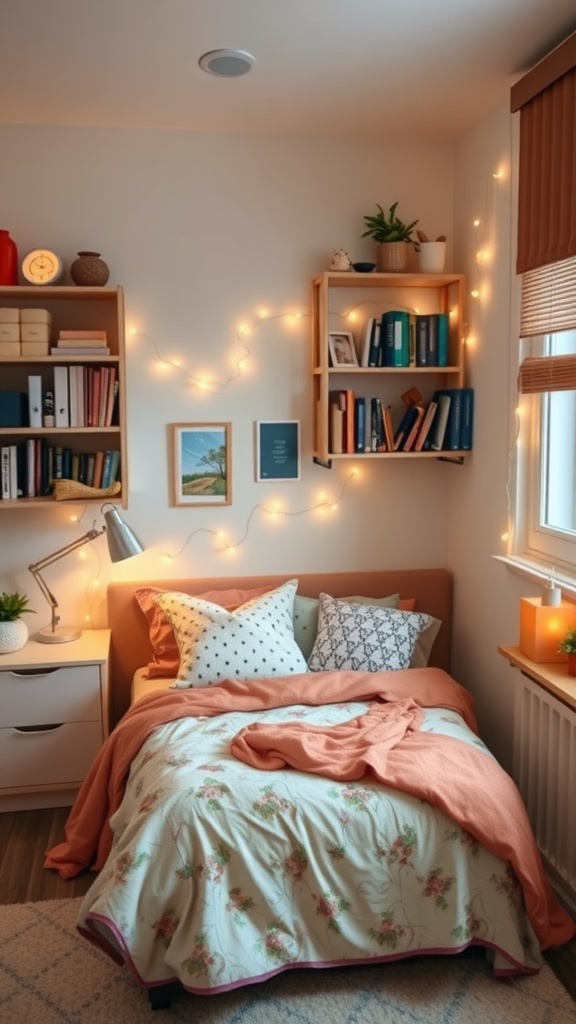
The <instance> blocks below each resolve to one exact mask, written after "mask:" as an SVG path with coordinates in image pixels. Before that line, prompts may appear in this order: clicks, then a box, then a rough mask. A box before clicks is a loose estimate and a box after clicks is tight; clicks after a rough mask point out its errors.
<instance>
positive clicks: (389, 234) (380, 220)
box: [361, 201, 418, 242]
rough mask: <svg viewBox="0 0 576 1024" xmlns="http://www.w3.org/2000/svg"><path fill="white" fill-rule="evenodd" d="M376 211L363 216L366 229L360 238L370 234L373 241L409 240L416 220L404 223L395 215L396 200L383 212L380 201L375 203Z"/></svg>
mask: <svg viewBox="0 0 576 1024" xmlns="http://www.w3.org/2000/svg"><path fill="white" fill-rule="evenodd" d="M376 206H377V208H378V213H375V214H368V215H367V216H366V217H364V224H365V225H366V231H363V232H362V236H361V237H362V238H366V237H367V236H370V238H373V239H374V241H375V242H411V241H412V232H413V230H414V228H415V227H416V225H417V223H418V221H417V220H413V221H412V223H411V224H405V223H404V221H401V220H400V218H399V217H397V216H396V207H397V206H398V201H396V202H395V203H392V206H391V207H390V209H389V210H388V211H387V212H386V213H385V212H384V210H383V209H382V207H381V206H380V203H376Z"/></svg>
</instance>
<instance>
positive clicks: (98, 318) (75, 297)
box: [0, 285, 128, 509]
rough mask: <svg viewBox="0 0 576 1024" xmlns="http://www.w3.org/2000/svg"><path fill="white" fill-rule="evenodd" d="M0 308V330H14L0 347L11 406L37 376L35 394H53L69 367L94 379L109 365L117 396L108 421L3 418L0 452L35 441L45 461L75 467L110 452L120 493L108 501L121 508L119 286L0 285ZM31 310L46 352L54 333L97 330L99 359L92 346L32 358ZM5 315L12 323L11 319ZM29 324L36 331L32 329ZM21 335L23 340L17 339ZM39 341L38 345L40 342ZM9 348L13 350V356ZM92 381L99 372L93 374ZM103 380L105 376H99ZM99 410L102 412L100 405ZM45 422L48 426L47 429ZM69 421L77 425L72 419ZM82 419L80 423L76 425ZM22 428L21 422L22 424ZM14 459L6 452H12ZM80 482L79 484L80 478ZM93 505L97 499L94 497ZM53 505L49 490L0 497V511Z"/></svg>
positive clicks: (1, 368) (123, 444) (123, 429)
mask: <svg viewBox="0 0 576 1024" xmlns="http://www.w3.org/2000/svg"><path fill="white" fill-rule="evenodd" d="M0 310H2V311H3V312H2V321H1V322H2V327H3V328H4V329H6V330H7V331H8V329H9V328H11V329H12V331H14V330H15V331H16V332H17V337H18V339H19V340H17V341H11V342H9V341H8V340H6V341H5V342H2V343H0V374H1V380H2V392H3V393H6V392H10V393H13V394H14V395H16V396H19V397H18V398H17V399H15V402H16V405H18V406H19V404H20V402H21V396H22V395H26V396H27V395H28V394H29V378H31V377H33V378H40V386H41V391H42V394H43V395H45V393H46V391H51V392H52V393H54V392H55V391H56V390H57V380H58V379H60V380H61V379H62V374H64V376H65V377H67V378H71V377H72V376H74V377H75V376H76V374H75V373H74V372H73V374H70V370H71V369H73V368H76V367H86V368H87V372H89V373H90V374H91V378H92V375H93V371H95V370H98V371H102V379H104V374H105V373H106V371H107V370H108V369H112V368H113V373H114V378H113V379H114V380H115V382H116V383H117V388H116V390H117V397H116V399H115V403H114V418H113V420H112V422H111V423H109V424H108V425H103V424H104V423H106V422H107V419H108V420H109V419H110V415H108V417H107V419H106V416H105V415H104V418H102V416H103V414H102V413H101V418H100V419H99V420H98V419H96V420H95V422H96V423H97V424H99V425H94V426H92V425H90V426H88V425H82V426H79V425H74V426H65V425H63V422H62V419H61V418H59V416H58V414H57V413H58V410H55V413H56V415H55V417H54V425H44V423H45V421H44V419H43V420H42V424H43V425H40V426H38V425H34V426H30V425H26V426H22V425H19V424H18V423H17V422H16V423H15V425H13V426H7V425H5V421H4V418H2V417H0V447H2V448H3V449H4V450H5V449H6V448H8V447H10V448H12V449H14V447H20V449H21V448H22V445H23V443H25V442H32V440H33V439H34V440H36V441H37V442H38V445H39V447H41V448H42V451H44V450H45V449H49V450H50V457H51V458H52V459H55V457H56V453H58V455H59V454H60V451H61V450H64V451H65V452H66V453H67V457H68V460H69V461H70V463H71V464H72V463H73V464H74V466H76V465H77V464H78V462H80V464H82V465H84V464H85V463H87V462H88V460H89V459H92V458H94V457H95V456H97V455H98V453H106V452H110V453H114V458H115V459H116V460H117V462H118V479H119V481H120V483H121V490H120V492H119V493H118V494H117V495H115V497H114V500H115V501H118V502H119V503H121V504H122V505H123V507H124V508H126V506H127V498H128V483H127V462H126V415H125V385H124V374H125V350H124V295H123V289H122V288H121V287H116V288H101V287H98V288H97V287H87V288H82V287H59V286H52V287H33V286H30V287H28V286H24V287H20V286H18V287H17V286H14V287H12V286H6V285H5V286H1V287H0ZM11 310H15V311H20V314H19V315H17V313H12V314H11V313H10V311H11ZM31 310H35V311H45V318H44V327H43V335H42V337H44V334H45V332H46V328H48V330H49V338H50V341H49V344H50V348H49V349H48V352H51V349H53V348H54V347H55V346H56V340H57V338H58V335H59V332H60V331H68V332H72V331H74V332H79V333H80V332H89V331H93V332H95V331H100V332H105V337H106V349H105V354H100V353H98V352H97V350H96V349H92V348H91V349H90V354H88V353H83V352H82V351H81V350H79V349H74V351H73V352H72V351H67V350H66V349H63V350H62V353H60V352H58V353H56V354H53V353H52V354H46V355H40V354H38V352H39V349H38V348H30V345H35V344H40V338H39V337H38V339H37V341H36V342H33V341H31V339H30V337H29V335H30V333H31V330H32V331H36V332H37V331H38V330H39V326H38V324H37V322H36V318H34V320H30V315H31V314H30V312H29V311H31ZM11 317H12V319H11ZM34 324H36V326H34ZM23 338H24V340H22V339H23ZM44 344H45V342H44ZM15 346H18V352H16V349H15ZM97 376H98V378H99V380H100V376H101V375H100V373H98V375H97ZM106 379H108V377H107V378H106ZM102 408H104V407H102ZM50 422H51V421H50V419H48V423H49V424H50ZM70 422H72V423H74V422H77V421H75V420H74V418H72V420H71V421H70ZM80 422H82V419H81V420H80ZM26 423H27V424H28V423H29V420H28V419H27V420H26ZM12 455H14V452H12ZM84 482H87V481H84ZM12 492H13V488H12V491H11V494H12ZM93 500H94V501H98V500H100V499H99V498H98V496H95V497H94V498H93ZM52 501H54V496H53V494H52V493H48V494H43V493H38V488H35V489H34V496H32V497H30V496H19V497H16V498H14V497H12V496H11V497H6V496H4V497H3V498H2V499H1V500H0V509H6V508H14V507H16V506H18V507H22V506H24V505H25V506H26V507H29V506H34V505H38V506H40V505H42V506H45V505H46V504H47V503H48V502H52Z"/></svg>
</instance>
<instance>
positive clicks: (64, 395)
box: [54, 366, 70, 427]
mask: <svg viewBox="0 0 576 1024" xmlns="http://www.w3.org/2000/svg"><path fill="white" fill-rule="evenodd" d="M54 417H55V422H56V426H57V427H69V426H70V415H69V406H68V367H67V366H55V367H54Z"/></svg>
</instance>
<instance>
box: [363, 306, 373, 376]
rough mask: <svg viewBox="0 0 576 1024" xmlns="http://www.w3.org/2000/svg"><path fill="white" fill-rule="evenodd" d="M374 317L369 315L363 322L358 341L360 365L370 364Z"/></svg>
mask: <svg viewBox="0 0 576 1024" xmlns="http://www.w3.org/2000/svg"><path fill="white" fill-rule="evenodd" d="M375 326H376V317H374V316H370V317H368V319H367V320H366V322H365V323H364V328H363V331H362V339H361V342H360V366H370V348H371V346H372V343H373V338H374V328H375Z"/></svg>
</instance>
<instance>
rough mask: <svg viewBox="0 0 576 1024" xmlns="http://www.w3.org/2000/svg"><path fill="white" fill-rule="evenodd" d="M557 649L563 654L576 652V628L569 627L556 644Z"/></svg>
mask: <svg viewBox="0 0 576 1024" xmlns="http://www.w3.org/2000/svg"><path fill="white" fill-rule="evenodd" d="M558 650H559V651H564V654H576V629H569V630H568V632H567V633H566V635H565V636H564V637H562V640H561V641H560V644H559V646H558Z"/></svg>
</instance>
